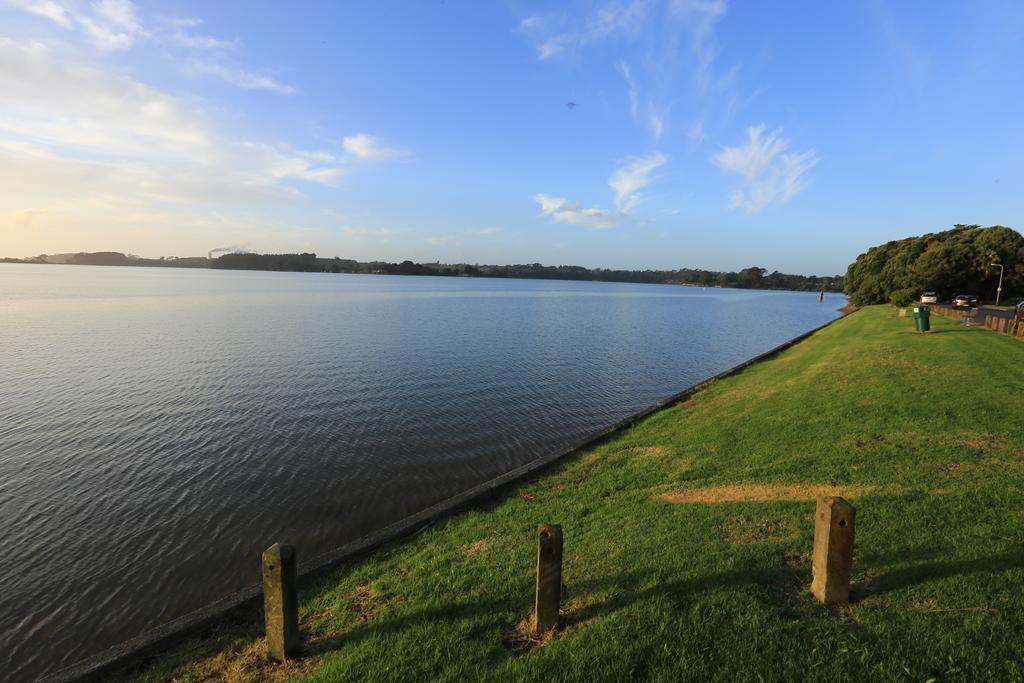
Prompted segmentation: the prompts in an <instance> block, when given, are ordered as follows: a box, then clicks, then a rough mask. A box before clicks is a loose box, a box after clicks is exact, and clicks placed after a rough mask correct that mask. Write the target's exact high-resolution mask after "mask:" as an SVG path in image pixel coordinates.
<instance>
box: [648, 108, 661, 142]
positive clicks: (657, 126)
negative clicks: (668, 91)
mask: <svg viewBox="0 0 1024 683" xmlns="http://www.w3.org/2000/svg"><path fill="white" fill-rule="evenodd" d="M647 124H648V125H649V126H650V128H651V135H653V136H654V139H655V140H660V139H661V136H662V135H663V134H664V133H665V118H664V116H663V115H662V114H654V113H652V114H650V115H648V117H647Z"/></svg>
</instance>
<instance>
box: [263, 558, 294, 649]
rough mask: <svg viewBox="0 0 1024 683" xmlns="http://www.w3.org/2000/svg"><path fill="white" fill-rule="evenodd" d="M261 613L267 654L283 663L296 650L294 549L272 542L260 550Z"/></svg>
mask: <svg viewBox="0 0 1024 683" xmlns="http://www.w3.org/2000/svg"><path fill="white" fill-rule="evenodd" d="M263 615H264V621H265V623H266V627H267V656H268V657H270V659H274V660H277V661H279V662H283V661H285V660H286V659H288V658H289V657H291V656H293V655H295V654H296V653H297V652H298V650H299V599H298V594H297V593H296V590H295V548H293V547H292V546H290V545H281V544H280V543H275V544H274V545H272V546H270V547H269V548H267V549H266V550H264V551H263Z"/></svg>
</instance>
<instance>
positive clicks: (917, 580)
mask: <svg viewBox="0 0 1024 683" xmlns="http://www.w3.org/2000/svg"><path fill="white" fill-rule="evenodd" d="M926 557H927V558H928V559H930V558H931V557H934V553H927V555H926ZM893 558H894V559H902V560H903V561H907V560H911V561H913V560H914V559H917V557H916V556H915V554H914V553H912V552H911V553H907V554H906V555H904V556H902V557H899V556H898V555H893ZM1020 568H1024V549H1022V550H1017V551H1013V552H1009V553H1003V554H1001V555H993V556H991V557H981V558H977V559H974V560H957V561H954V562H942V561H938V562H925V563H922V564H915V565H913V566H910V567H902V568H900V569H894V570H892V571H889V572H885V573H882V574H878V575H876V576H875V577H873V578H872V581H871V582H872V584H873V590H872V593H888V592H891V591H896V590H900V589H901V588H908V587H910V586H916V585H919V584H923V583H928V582H929V581H935V580H939V579H947V578H949V577H952V576H964V575H967V574H977V573H979V572H1002V571H1007V570H1010V569H1020Z"/></svg>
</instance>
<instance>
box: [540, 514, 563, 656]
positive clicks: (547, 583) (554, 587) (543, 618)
mask: <svg viewBox="0 0 1024 683" xmlns="http://www.w3.org/2000/svg"><path fill="white" fill-rule="evenodd" d="M561 600H562V527H561V526H559V525H558V524H540V525H538V526H537V596H536V601H535V604H534V610H533V635H534V636H535V637H540V636H542V635H544V634H545V633H547V632H548V631H550V630H552V629H553V628H555V627H556V626H558V608H559V605H560V603H561Z"/></svg>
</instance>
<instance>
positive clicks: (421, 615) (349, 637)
mask: <svg viewBox="0 0 1024 683" xmlns="http://www.w3.org/2000/svg"><path fill="white" fill-rule="evenodd" d="M940 555H941V553H939V552H937V551H932V550H926V549H913V550H907V551H905V552H902V551H893V552H889V553H885V554H884V555H876V556H873V557H870V558H866V559H865V560H864V561H863V562H860V563H858V567H857V569H856V571H857V573H864V572H867V573H871V574H873V575H872V576H871V577H870V579H868V580H867V581H865V582H863V583H859V584H858V583H855V584H854V585H853V586H852V587H851V603H853V604H857V603H859V602H861V601H863V600H864V599H866V598H868V597H870V596H872V595H878V594H883V593H888V592H893V591H898V590H900V589H904V588H907V587H910V586H915V585H920V584H925V583H928V582H930V581H936V580H942V579H946V578H949V577H953V576H964V575H969V574H977V573H981V572H993V573H995V572H1003V571H1009V570H1014V569H1020V568H1024V549H1021V550H1017V551H1013V552H1007V553H1002V554H999V555H993V556H990V557H984V558H977V559H972V560H958V561H942V560H941V559H936V558H937V557H939V556H940ZM906 562H917V564H913V565H912V566H909V567H900V568H897V569H892V570H890V571H885V570H884V567H885V566H886V565H892V564H902V563H906ZM879 570H880V571H881V573H877V574H875V573H874V571H879ZM810 581H811V568H810V563H809V562H808V561H807V560H806V558H805V559H802V560H801V559H797V558H795V557H792V556H784V557H783V558H782V559H781V561H780V562H779V563H778V564H776V565H774V566H771V567H766V568H754V567H746V568H740V569H737V570H732V571H726V572H718V573H713V574H708V575H704V576H697V577H693V578H688V579H680V580H666V575H665V573H664V572H650V571H645V572H632V573H627V574H620V575H615V576H608V577H604V578H601V579H594V580H590V581H574V582H571V583H570V584H568V585H567V587H566V589H565V591H564V593H563V598H562V604H563V606H564V607H565V608H566V610H565V611H564V613H563V615H562V625H561V627H560V630H561V631H562V633H561V634H560V637H567V636H571V635H572V634H573V633H574V632H576V631H578V630H581V629H583V628H586V627H587V626H589V625H590V624H593V623H595V622H597V621H599V620H600V619H602V618H605V617H608V616H611V615H612V614H614V613H616V612H618V611H621V610H625V609H629V608H630V607H632V606H634V605H637V604H642V603H645V602H648V601H658V600H666V601H669V602H671V603H672V604H673V605H674V606H675V607H676V609H678V610H679V612H680V613H681V614H682V613H684V612H686V611H687V610H688V609H690V608H692V607H693V606H694V605H695V604H697V603H699V602H700V600H701V599H702V598H704V597H707V596H708V595H709V594H712V593H714V592H716V591H719V590H721V589H737V590H742V591H743V595H744V596H745V598H752V599H754V600H756V601H757V602H758V603H759V604H760V605H761V606H762V607H764V608H766V609H768V610H770V611H772V612H774V613H775V614H776V615H777V617H778V619H779V620H780V623H781V622H785V621H795V620H802V619H807V618H812V619H835V618H840V619H842V615H841V613H839V612H836V611H835V610H828V609H826V608H824V607H823V606H822V605H820V604H819V603H817V601H815V600H814V598H813V597H812V596H811V595H810V591H809V587H810ZM603 596H609V597H607V598H606V599H602V598H603ZM531 597H532V596H531V595H529V594H525V595H521V596H516V597H504V598H501V599H493V600H472V601H466V602H457V603H449V604H445V605H438V606H433V607H428V608H424V609H420V610H417V611H414V612H412V613H407V614H403V615H396V616H393V617H383V618H381V619H380V620H376V621H371V622H367V623H363V624H360V625H358V626H356V627H355V628H353V629H351V630H348V631H345V632H343V633H327V634H318V633H316V632H312V633H311V632H306V633H305V634H304V635H305V643H304V647H303V652H302V655H301V658H310V657H315V656H320V655H328V654H329V653H331V652H336V651H339V650H341V649H343V648H348V647H352V646H355V645H358V644H359V643H362V642H364V641H367V640H370V639H373V638H383V639H393V638H394V637H395V636H400V635H401V634H402V633H403V632H405V631H408V630H410V629H417V628H418V627H422V626H424V625H428V624H440V625H443V624H447V625H448V626H449V627H450V626H451V625H454V624H455V623H457V622H463V621H477V624H476V625H475V626H474V628H473V631H474V632H476V633H477V634H478V637H489V636H487V635H486V634H488V633H491V632H492V631H493V634H492V635H493V637H494V638H495V642H501V641H502V639H503V636H504V635H505V632H507V629H509V628H513V627H514V625H515V624H516V623H517V621H519V620H521V619H523V618H525V617H527V616H528V614H529V611H530V609H531V605H530V602H531ZM573 604H578V605H582V606H580V607H578V608H570V607H569V606H571V605H573ZM251 616H253V615H250V618H251ZM843 620H844V621H845V619H843ZM231 626H232V627H231V628H228V629H225V630H226V631H227V633H222V634H221V636H222V637H221V638H215V639H213V642H210V641H206V642H205V643H204V642H202V641H200V642H199V644H198V646H197V647H196V648H194V649H195V650H196V651H195V652H191V653H189V652H186V653H181V652H179V653H177V654H178V656H177V657H175V656H174V654H173V653H168V654H170V655H171V657H172V658H175V659H179V661H182V659H184V660H187V659H190V658H191V657H194V656H197V655H198V656H200V657H208V656H212V655H213V654H214V653H215V652H216V651H219V650H220V649H221V647H224V646H225V645H226V643H228V642H231V639H232V638H239V637H242V638H245V639H252V638H258V637H260V633H259V631H260V630H262V629H261V628H260V626H261V624H259V623H253V621H250V620H249V619H245V620H240V622H238V623H235V624H232V625H231ZM846 626H847V627H848V628H849V629H852V630H854V631H861V630H862V629H863V627H861V626H860V625H859V624H857V623H856V622H855V621H846ZM496 627H497V628H496ZM420 632H421V633H422V631H420ZM224 636H227V638H226V640H225V639H224ZM250 642H251V641H250ZM211 646H212V648H211ZM491 652H492V653H494V654H493V658H494V661H493V662H492V663H493V664H500V663H501V662H502V661H506V660H508V659H509V658H513V657H516V656H518V655H519V654H521V652H518V653H517V652H516V651H514V650H513V649H511V648H508V646H507V643H506V648H499V649H496V650H492V651H491ZM157 661H159V656H157V657H156V658H153V659H148V660H147V661H143V662H139V663H137V665H136V666H135V667H130V668H129V669H128V671H125V670H123V669H122V673H128V672H129V671H130V672H132V673H135V674H138V673H144V672H145V670H146V669H148V668H149V665H152V664H154V663H156V662H157ZM183 663H184V662H183Z"/></svg>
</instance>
